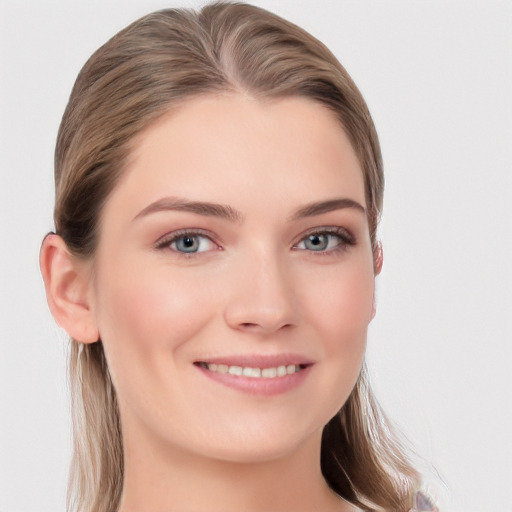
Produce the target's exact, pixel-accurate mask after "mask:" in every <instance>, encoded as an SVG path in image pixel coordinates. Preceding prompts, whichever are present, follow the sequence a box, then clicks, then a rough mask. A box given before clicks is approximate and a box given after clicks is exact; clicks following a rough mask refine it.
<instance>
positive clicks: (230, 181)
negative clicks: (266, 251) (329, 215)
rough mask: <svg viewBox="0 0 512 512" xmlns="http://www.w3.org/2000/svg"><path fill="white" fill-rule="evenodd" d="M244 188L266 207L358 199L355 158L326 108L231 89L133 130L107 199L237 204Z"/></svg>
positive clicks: (360, 194)
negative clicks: (119, 174) (139, 130)
mask: <svg viewBox="0 0 512 512" xmlns="http://www.w3.org/2000/svg"><path fill="white" fill-rule="evenodd" d="M246 193H249V194H250V195H251V196H255V195H256V196H258V195H259V198H260V203H268V206H269V207H272V208H274V209H275V208H276V204H281V203H282V202H283V201H284V200H285V199H287V200H288V199H293V200H294V201H296V202H304V203H306V202H310V201H312V200H316V199H329V197H328V196H332V197H339V196H340V194H341V195H344V196H347V197H350V198H352V199H354V200H356V201H358V202H360V203H361V204H362V205H363V206H364V204H365V197H364V181H363V174H362V170H361V167H360V164H359V161H358V158H357V156H356V154H355V152H354V150H353V148H352V146H351V144H350V141H349V139H348V137H347V135H346V134H345V132H344V129H343V127H342V125H341V123H340V121H339V120H338V119H337V118H336V116H335V115H334V113H332V112H331V111H329V110H328V109H327V108H326V107H324V106H322V105H320V104H319V103H316V102H314V101H312V100H308V99H304V98H299V97H292V98H285V99H278V100H271V101H265V102H262V101H260V100H257V99H254V98H252V97H247V96H243V95H238V94H230V95H218V96H213V95H211V96H203V97H198V98H194V99H191V100H188V101H186V102H184V103H182V104H180V105H179V106H177V107H173V108H172V109H171V110H169V112H168V113H166V114H165V115H163V116H162V117H161V118H160V119H158V120H157V121H155V122H154V123H153V124H152V125H151V126H149V127H148V128H147V129H146V130H144V131H143V132H142V133H141V134H139V135H138V136H137V137H136V139H134V141H133V145H132V150H131V154H130V157H129V159H128V162H127V166H126V169H125V172H124V175H123V178H122V179H121V181H120V183H119V184H118V186H117V187H116V189H115V190H114V193H113V196H112V197H111V200H113V201H114V202H115V200H116V196H123V200H124V202H125V204H130V205H133V207H134V209H136V208H143V207H144V203H149V202H151V201H154V200H157V199H159V196H160V197H163V196H165V195H173V196H183V197H192V198H193V199H196V200H204V201H211V200H215V201H222V202H226V203H229V204H232V203H233V202H235V203H239V204H238V206H239V207H240V206H242V205H243V203H244V202H246V199H247V198H244V194H246ZM317 196H318V197H317ZM276 201H277V203H276ZM110 202H111V201H110ZM284 202H286V201H284ZM234 206H235V205H234ZM282 206H283V207H284V204H283V205H282Z"/></svg>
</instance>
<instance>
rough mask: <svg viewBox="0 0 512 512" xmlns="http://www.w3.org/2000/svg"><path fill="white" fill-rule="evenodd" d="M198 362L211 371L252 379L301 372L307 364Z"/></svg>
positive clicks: (270, 377) (271, 377)
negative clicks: (258, 366) (252, 365)
mask: <svg viewBox="0 0 512 512" xmlns="http://www.w3.org/2000/svg"><path fill="white" fill-rule="evenodd" d="M197 364H198V365H199V366H201V367H202V368H204V369H205V370H209V371H210V372H216V373H220V374H229V375H235V376H238V377H249V378H252V379H259V378H262V379H273V378H276V377H285V376H286V375H293V374H294V373H297V372H300V371H301V370H303V369H304V368H306V366H307V365H303V364H289V365H286V366H285V365H281V366H275V367H270V368H252V367H250V366H234V365H233V366H228V365H227V364H216V363H203V362H199V363H197Z"/></svg>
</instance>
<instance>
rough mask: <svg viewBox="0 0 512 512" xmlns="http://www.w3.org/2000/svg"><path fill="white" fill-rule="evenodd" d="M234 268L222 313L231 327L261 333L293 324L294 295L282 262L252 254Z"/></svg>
mask: <svg viewBox="0 0 512 512" xmlns="http://www.w3.org/2000/svg"><path fill="white" fill-rule="evenodd" d="M238 269H239V271H238V272H234V273H233V274H232V276H231V280H230V282H231V283H232V286H231V292H230V294H229V299H228V303H227V305H226V308H225V313H224V317H225V321H226V323H227V324H228V325H229V326H230V327H231V328H233V329H236V330H239V331H244V332H253V333H257V334H262V335H265V334H272V333H275V332H277V331H279V330H282V329H285V328H289V327H291V326H293V325H296V324H297V321H298V315H299V311H298V307H297V298H296V295H295V293H294V290H293V283H292V278H291V275H290V271H289V269H287V268H285V264H284V262H282V261H279V260H278V258H277V257H268V256H264V255H259V256H258V255H254V254H253V255H251V257H248V258H245V259H244V260H243V263H242V262H240V263H239V267H238Z"/></svg>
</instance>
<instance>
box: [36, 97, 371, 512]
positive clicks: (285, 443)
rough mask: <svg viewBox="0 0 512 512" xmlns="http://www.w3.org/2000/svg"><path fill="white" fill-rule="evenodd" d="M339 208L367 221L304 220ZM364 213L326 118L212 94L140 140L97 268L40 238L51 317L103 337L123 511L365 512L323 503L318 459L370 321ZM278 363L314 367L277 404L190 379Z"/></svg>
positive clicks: (354, 169) (286, 105) (103, 234)
mask: <svg viewBox="0 0 512 512" xmlns="http://www.w3.org/2000/svg"><path fill="white" fill-rule="evenodd" d="M169 197H172V198H174V199H173V201H174V203H173V204H175V201H176V199H175V198H180V200H186V201H202V202H208V203H218V204H221V205H226V206H227V207H229V208H230V212H232V211H236V212H237V213H236V215H235V217H236V218H225V217H219V216H216V215H203V214H201V213H197V212H192V211H186V210H185V209H183V208H181V209H170V208H169V205H170V202H169V201H168V200H167V202H166V203H165V204H164V203H162V202H161V200H162V199H163V198H169ZM340 198H342V199H349V200H351V201H353V202H355V203H357V204H358V205H360V207H357V206H353V205H349V206H348V207H347V205H346V204H343V205H341V206H343V207H337V208H336V209H332V210H331V211H325V212H323V213H318V214H315V215H308V216H302V217H300V216H298V215H297V212H298V211H300V210H301V209H304V207H305V206H307V205H309V204H311V203H313V202H325V201H329V200H333V199H340ZM159 201H160V202H159ZM155 203H156V204H157V206H155ZM151 205H153V206H151ZM338 206H340V205H338ZM365 208H366V204H365V194H364V182H363V174H362V170H361V167H360V164H359V162H358V160H357V157H356V155H355V153H354V150H353V148H352V147H351V145H350V143H349V140H348V138H347V136H346V135H345V133H344V131H343V129H342V128H341V126H340V124H339V122H338V121H337V120H336V118H335V117H334V115H333V114H332V113H330V112H329V111H328V110H326V109H325V108H323V107H322V106H320V105H318V104H316V103H314V102H312V101H310V100H306V99H300V98H288V99H281V100H276V101H270V102H262V101H260V100H255V99H253V98H250V97H247V96H242V95H221V96H215V97H213V96H205V97H201V98H196V99H193V100H190V101H188V102H186V103H184V104H182V105H180V106H179V107H176V108H173V110H172V111H171V112H169V113H168V114H167V115H165V116H164V117H162V118H161V119H160V120H158V121H157V122H156V123H155V124H153V125H152V126H151V127H150V128H149V129H147V130H146V131H144V132H143V133H142V134H140V135H139V136H138V137H137V139H136V140H135V141H134V144H133V149H132V152H131V155H130V158H129V161H128V164H127V168H126V170H125V173H124V175H123V177H122V179H121V181H120V183H119V184H118V185H117V186H116V188H115V189H114V191H113V192H112V194H111V196H110V198H109V201H108V202H107V204H106V206H105V207H104V210H103V212H102V214H101V221H100V229H99V243H98V250H97V253H96V254H95V256H94V258H93V260H91V261H88V262H83V261H78V260H76V259H75V258H73V257H72V255H70V254H69V252H68V251H67V249H66V247H65V244H64V243H63V242H62V240H60V239H59V238H58V237H57V236H53V237H48V238H47V240H46V241H45V244H44V245H43V250H42V256H41V266H42V269H43V276H44V277H45V282H46V285H47V292H48V295H49V303H50V307H51V309H52V312H53V313H54V316H55V317H56V318H57V320H58V321H59V323H60V324H61V325H62V326H63V327H64V328H65V329H66V330H68V332H69V333H70V334H71V335H72V336H73V337H75V339H78V340H79V341H82V342H84V343H89V342H95V341H96V340H97V339H98V338H100V337H101V340H102V342H103V344H104V348H105V352H106V356H107V360H108V365H109V369H110V372H111V375H112V379H113V382H114V385H115V388H116V391H117V394H118V400H119V407H120V414H121V422H122V432H123V443H124V447H125V485H124V489H123V496H122V501H121V506H120V508H119V512H135V511H137V512H140V511H144V510H151V511H154V512H164V511H170V510H171V511H180V512H192V511H199V510H209V511H210V512H216V511H218V512H220V511H224V512H225V511H231V510H233V511H234V510H244V511H248V512H250V511H253V510H254V511H256V510H258V511H261V510H265V511H269V512H271V511H274V510H275V511H277V510H295V511H311V510H323V511H330V510H333V511H334V510H337V511H348V510H355V509H354V508H352V507H351V506H350V505H349V504H347V503H346V502H344V501H343V500H340V499H339V498H338V497H337V496H335V495H334V493H333V492H332V491H330V489H329V488H328V487H327V485H326V483H325V481H324V479H323V477H322V474H321V471H320V460H319V456H320V442H321V433H322V429H323V427H324V426H325V424H326V423H327V422H328V421H329V420H330V418H331V417H332V416H333V415H334V414H335V413H336V412H337V411H338V410H339V408H340V407H341V406H342V405H343V403H344V402H345V401H346V399H347V397H348V396H349V394H350V392H351V390H352V389H353V386H354V384H355V382H356V379H357V376H358V373H359V371H360V368H361V365H362V361H363V358H364V352H365V347H366V335H367V328H368V324H369V322H370V321H371V319H372V318H373V315H374V313H375V310H374V279H375V274H374V270H375V268H377V272H378V271H379V270H380V264H379V265H377V266H376V267H375V268H374V261H375V255H374V254H373V253H372V248H371V244H370V238H369V229H368V223H367V218H366V214H365V211H364V209H365ZM203 213H204V212H203ZM310 213H311V212H310ZM183 229H187V230H191V231H196V230H198V229H199V230H200V231H201V234H200V237H199V238H197V237H196V238H193V241H194V242H195V243H196V242H197V243H199V246H198V248H199V250H198V252H195V253H189V254H184V253H183V252H180V248H181V249H182V248H183V247H182V246H181V245H179V244H181V243H182V242H183V238H181V239H178V240H176V239H173V236H174V234H175V233H176V232H177V231H178V230H183ZM326 229H328V230H329V229H330V230H332V229H337V230H338V231H341V236H340V235H338V234H332V233H331V234H327V235H324V236H323V238H321V241H324V242H327V244H328V245H327V248H325V247H324V246H320V249H319V248H318V245H317V246H314V245H313V246H312V245H311V244H309V242H307V236H308V235H309V234H311V233H312V232H314V233H316V234H317V235H321V234H322V233H325V231H326ZM189 236H192V237H193V236H194V235H193V234H190V235H189ZM316 241H317V242H318V240H316ZM308 244H309V245H308ZM273 354H295V355H299V356H300V357H302V358H304V359H307V360H308V361H309V362H311V363H312V365H311V366H310V367H309V369H308V373H307V375H306V377H305V378H304V379H302V381H301V382H300V384H299V385H297V386H295V387H294V388H293V389H290V390H288V391H286V392H283V393H278V394H275V395H272V396H266V395H261V394H252V393H247V392H243V391H240V390H238V389H233V388H231V387H229V386H225V385H223V384H221V383H218V382H216V381H213V380H212V379H210V378H208V377H207V376H205V372H204V371H201V370H200V369H199V368H198V366H197V365H196V364H194V363H197V361H208V360H211V359H212V358H223V357H227V356H240V355H243V356H247V355H248V356H253V355H258V356H259V355H273ZM294 357H295V356H294ZM233 484H235V485H233Z"/></svg>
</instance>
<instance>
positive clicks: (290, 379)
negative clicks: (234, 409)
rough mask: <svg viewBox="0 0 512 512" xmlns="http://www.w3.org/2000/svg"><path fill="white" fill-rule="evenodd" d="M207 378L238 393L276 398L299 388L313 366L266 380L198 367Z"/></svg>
mask: <svg viewBox="0 0 512 512" xmlns="http://www.w3.org/2000/svg"><path fill="white" fill-rule="evenodd" d="M196 368H197V369H198V370H199V371H201V372H202V373H203V374H204V375H205V376H206V377H208V378H210V379H212V380H214V381H216V382H219V383H220V384H223V385H224V386H227V387H229V388H232V389H236V390H237V391H242V392H244V393H248V394H251V395H260V396H274V395H280V394H283V393H286V392H287V391H291V390H292V389H294V388H296V387H297V386H299V385H300V384H301V383H302V382H303V381H304V379H305V378H306V377H307V376H308V375H309V372H310V370H311V368H312V366H307V367H306V368H303V369H302V370H300V371H298V372H296V373H292V374H289V375H284V376H283V377H273V378H270V379H266V378H263V377H244V376H243V375H241V376H238V375H231V374H229V373H218V372H212V371H210V370H207V369H206V368H203V367H202V366H196Z"/></svg>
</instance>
